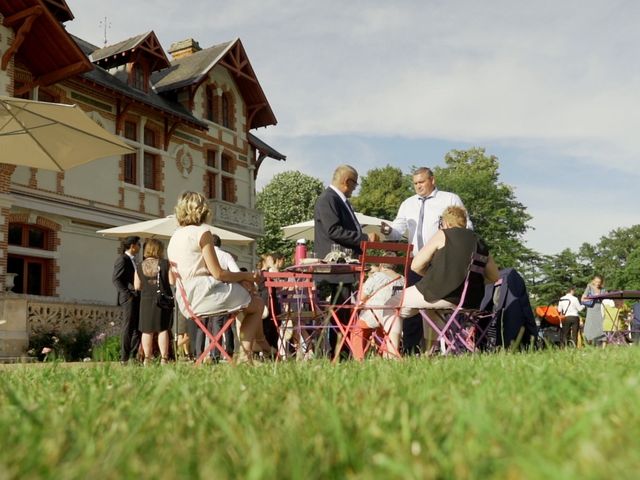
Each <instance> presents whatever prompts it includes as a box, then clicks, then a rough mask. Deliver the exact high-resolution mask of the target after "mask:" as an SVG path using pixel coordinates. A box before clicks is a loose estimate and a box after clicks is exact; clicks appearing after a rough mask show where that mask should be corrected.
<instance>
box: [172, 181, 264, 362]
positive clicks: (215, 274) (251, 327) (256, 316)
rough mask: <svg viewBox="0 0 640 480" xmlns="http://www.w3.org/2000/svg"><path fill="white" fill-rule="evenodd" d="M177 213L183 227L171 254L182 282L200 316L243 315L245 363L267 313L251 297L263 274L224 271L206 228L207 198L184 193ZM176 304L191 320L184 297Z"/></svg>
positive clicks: (242, 336) (242, 328) (173, 239)
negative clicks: (256, 283)
mask: <svg viewBox="0 0 640 480" xmlns="http://www.w3.org/2000/svg"><path fill="white" fill-rule="evenodd" d="M175 213H176V220H177V221H178V225H179V226H180V227H179V228H178V229H177V230H176V231H175V233H174V234H173V236H172V237H171V240H170V241H169V248H168V249H167V253H168V257H169V261H170V262H171V263H173V264H175V268H176V269H177V271H178V273H179V274H180V277H181V278H182V283H183V285H184V289H185V293H186V296H187V300H188V301H189V304H190V305H191V308H192V309H193V312H194V313H195V314H197V315H199V316H212V315H216V314H219V313H221V312H227V311H238V312H242V313H243V314H244V315H243V319H242V323H241V325H240V331H239V337H240V343H241V345H242V350H243V352H242V353H243V354H244V355H242V357H241V360H243V359H247V358H249V356H250V353H251V352H252V350H253V343H254V341H255V340H256V336H257V334H258V332H259V330H260V324H261V322H262V310H263V309H264V303H263V302H262V300H261V299H260V297H258V296H255V295H253V294H252V293H250V292H252V291H253V290H254V284H255V282H259V281H261V275H260V272H253V273H252V272H229V271H227V270H223V269H222V268H221V267H220V263H219V261H218V257H217V255H216V252H215V248H214V243H213V235H212V233H211V231H210V230H209V226H208V225H207V224H206V220H207V217H208V216H209V214H210V213H211V212H210V210H209V206H208V203H207V200H206V198H205V197H204V196H203V195H201V194H199V193H196V192H185V193H183V194H182V195H180V197H179V198H178V203H177V205H176V208H175ZM176 304H177V305H178V307H179V308H180V310H181V311H182V313H183V314H184V315H185V316H187V317H188V316H189V315H188V312H187V309H186V308H185V305H184V301H183V299H182V296H181V295H180V294H177V295H176Z"/></svg>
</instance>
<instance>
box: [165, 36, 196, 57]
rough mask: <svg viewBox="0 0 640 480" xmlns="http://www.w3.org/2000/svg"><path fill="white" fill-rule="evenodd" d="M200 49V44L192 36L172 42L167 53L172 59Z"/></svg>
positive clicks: (186, 55)
mask: <svg viewBox="0 0 640 480" xmlns="http://www.w3.org/2000/svg"><path fill="white" fill-rule="evenodd" d="M200 50H202V49H201V48H200V45H199V44H198V42H196V41H195V40H194V39H193V38H187V39H186V40H180V41H179V42H175V43H172V44H171V46H170V47H169V53H170V54H171V56H172V57H173V59H174V60H177V59H179V58H182V57H188V56H189V55H191V54H192V53H196V52H199V51H200Z"/></svg>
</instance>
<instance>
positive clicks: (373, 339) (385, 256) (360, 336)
mask: <svg viewBox="0 0 640 480" xmlns="http://www.w3.org/2000/svg"><path fill="white" fill-rule="evenodd" d="M360 248H361V250H362V254H361V255H360V266H361V269H360V280H359V282H358V290H357V292H356V297H355V304H353V305H352V306H351V308H352V311H351V315H350V318H349V322H348V323H347V325H342V324H341V323H340V322H339V321H336V322H335V323H336V324H337V326H338V329H339V330H340V333H341V334H342V339H341V340H340V343H339V345H338V348H337V349H336V351H337V352H340V350H341V348H342V346H343V345H344V344H345V343H346V344H347V346H348V347H349V349H350V350H351V353H352V355H353V357H354V358H355V359H356V360H363V359H364V357H365V354H366V353H367V351H368V350H369V349H370V348H375V349H376V350H377V352H378V353H380V354H383V355H388V356H399V352H398V351H394V349H393V348H389V345H390V344H391V342H390V341H389V333H390V331H391V329H392V328H393V325H394V323H395V322H397V321H398V319H399V317H400V310H401V309H402V300H403V298H404V291H405V289H406V286H407V284H406V281H407V276H408V273H409V266H410V262H411V248H412V247H411V244H409V243H396V242H366V241H365V242H362V243H361V244H360ZM389 254H391V255H389ZM381 263H383V264H391V265H398V266H400V265H401V266H402V277H400V275H398V277H397V278H394V279H390V282H389V285H383V286H382V287H385V286H390V285H391V283H392V282H393V281H395V280H397V279H400V278H402V287H401V290H400V291H398V292H397V293H396V294H397V295H399V296H400V299H399V300H400V301H399V303H398V305H397V306H390V305H385V304H383V303H382V302H380V303H377V302H376V301H375V300H373V301H372V299H373V298H374V297H375V295H369V299H368V300H367V298H366V297H367V295H366V293H365V291H364V285H365V281H366V276H367V271H368V270H369V268H370V267H371V266H372V265H377V264H381ZM374 293H375V292H374ZM343 307H344V306H343ZM347 307H349V306H347ZM363 312H370V315H369V316H370V318H371V317H372V318H373V319H375V323H376V326H375V327H371V326H370V325H369V324H367V323H365V322H363V321H362V320H360V314H361V313H363ZM385 318H387V319H389V320H387V321H385ZM336 320H337V319H336ZM337 359H338V354H336V355H335V357H334V361H336V360H337Z"/></svg>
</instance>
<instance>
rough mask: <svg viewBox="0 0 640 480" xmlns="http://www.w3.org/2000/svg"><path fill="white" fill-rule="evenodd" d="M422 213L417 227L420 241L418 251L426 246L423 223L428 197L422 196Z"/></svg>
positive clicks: (418, 240) (419, 215)
mask: <svg viewBox="0 0 640 480" xmlns="http://www.w3.org/2000/svg"><path fill="white" fill-rule="evenodd" d="M419 200H420V213H419V214H418V229H417V232H416V233H417V234H418V235H417V242H418V251H420V250H422V247H424V240H423V239H422V224H423V223H424V204H425V203H426V200H427V197H420V198H419Z"/></svg>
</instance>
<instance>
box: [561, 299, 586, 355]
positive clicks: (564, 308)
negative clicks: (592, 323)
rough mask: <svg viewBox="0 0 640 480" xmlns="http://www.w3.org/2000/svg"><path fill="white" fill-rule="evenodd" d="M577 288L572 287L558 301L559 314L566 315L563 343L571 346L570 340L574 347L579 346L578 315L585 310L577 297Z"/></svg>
mask: <svg viewBox="0 0 640 480" xmlns="http://www.w3.org/2000/svg"><path fill="white" fill-rule="evenodd" d="M575 293H576V287H570V288H569V290H568V291H567V293H566V295H564V296H563V297H562V298H560V300H559V301H558V312H560V313H561V314H562V315H564V317H565V318H564V320H562V343H563V345H569V340H571V341H572V342H573V346H574V347H575V346H576V345H578V329H579V327H580V317H579V316H578V313H579V312H581V311H582V310H584V305H581V304H580V300H578V297H576V296H575Z"/></svg>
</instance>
